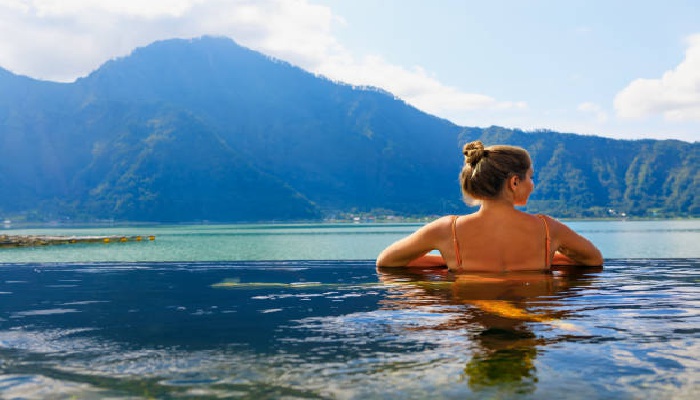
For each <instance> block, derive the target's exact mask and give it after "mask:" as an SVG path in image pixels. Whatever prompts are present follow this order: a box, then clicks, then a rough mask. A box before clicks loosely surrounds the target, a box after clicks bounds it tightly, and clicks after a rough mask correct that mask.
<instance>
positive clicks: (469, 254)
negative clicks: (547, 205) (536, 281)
mask: <svg viewBox="0 0 700 400" xmlns="http://www.w3.org/2000/svg"><path fill="white" fill-rule="evenodd" d="M453 221H454V223H455V226H454V230H453V232H452V234H456V246H455V249H454V250H453V251H452V253H453V254H454V260H452V261H454V262H452V263H450V262H449V261H448V265H450V264H451V265H450V267H452V268H451V269H454V270H456V271H488V272H505V271H523V270H546V269H548V268H549V260H550V258H551V254H548V249H547V247H548V246H547V229H546V227H545V224H544V222H543V220H542V219H540V218H538V217H537V216H535V215H530V214H526V213H523V212H520V211H517V210H512V212H506V213H503V212H498V213H489V212H477V213H474V214H470V215H464V216H460V217H458V218H456V220H454V219H453ZM453 240H454V237H453ZM457 251H459V256H457V254H456V252H457ZM448 258H452V257H448ZM446 261H447V259H446ZM460 261H461V263H460Z"/></svg>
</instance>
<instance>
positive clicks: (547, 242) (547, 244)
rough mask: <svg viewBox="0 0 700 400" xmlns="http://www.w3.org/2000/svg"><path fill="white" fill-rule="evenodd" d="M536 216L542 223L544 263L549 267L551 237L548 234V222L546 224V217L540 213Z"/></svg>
mask: <svg viewBox="0 0 700 400" xmlns="http://www.w3.org/2000/svg"><path fill="white" fill-rule="evenodd" d="M537 216H538V217H540V219H541V220H542V223H543V224H544V233H545V237H544V252H545V253H544V265H545V266H546V267H547V268H549V266H550V265H549V262H550V261H549V252H550V246H551V242H552V239H551V238H550V236H549V224H547V219H546V218H545V217H544V215H542V214H537Z"/></svg>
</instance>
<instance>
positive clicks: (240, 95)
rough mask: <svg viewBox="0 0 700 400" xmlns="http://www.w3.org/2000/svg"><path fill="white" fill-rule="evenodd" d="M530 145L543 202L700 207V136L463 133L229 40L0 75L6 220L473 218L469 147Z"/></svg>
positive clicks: (559, 212)
mask: <svg viewBox="0 0 700 400" xmlns="http://www.w3.org/2000/svg"><path fill="white" fill-rule="evenodd" d="M474 139H480V140H482V141H483V142H484V143H486V144H496V143H507V144H515V145H521V146H523V147H525V148H527V149H528V150H529V151H530V152H531V154H532V156H533V160H534V163H535V169H536V175H537V178H536V181H537V182H536V191H535V192H534V193H533V197H532V201H531V204H530V206H529V208H530V209H531V210H533V211H539V212H547V213H551V214H553V215H555V216H607V215H609V211H608V210H610V209H614V210H616V212H625V213H627V214H629V215H639V216H655V215H656V216H698V215H699V214H700V198H699V196H698V192H700V190H699V188H700V171H699V167H698V165H699V163H698V158H699V152H700V150H699V149H700V144H699V143H697V142H696V143H686V142H679V141H654V140H643V141H622V140H613V139H605V138H600V137H593V136H580V135H573V134H560V133H557V132H551V131H542V132H523V131H519V130H509V129H503V128H498V127H491V128H487V129H480V128H467V127H459V126H457V125H455V124H452V123H450V122H449V121H446V120H443V119H440V118H436V117H434V116H431V115H428V114H426V113H424V112H421V111H420V110H417V109H415V108H414V107H411V106H410V105H407V104H406V103H404V102H403V101H401V100H399V99H396V98H394V97H393V96H392V95H390V94H388V93H386V92H383V91H381V90H377V89H372V88H357V87H352V86H350V85H345V84H340V83H335V82H332V81H330V80H328V79H325V78H322V77H318V76H314V75H313V74H310V73H308V72H305V71H303V70H301V69H299V68H296V67H294V66H292V65H289V64H288V63H285V62H283V61H279V60H274V59H271V58H269V57H266V56H264V55H262V54H260V53H256V52H253V51H251V50H248V49H245V48H243V47H240V46H238V45H237V44H235V43H234V42H233V41H231V40H230V39H224V38H211V37H204V38H200V39H194V40H167V41H162V42H157V43H154V44H152V45H150V46H147V47H144V48H140V49H137V50H135V51H134V52H133V53H132V54H131V55H129V56H128V57H124V58H120V59H116V60H112V61H109V62H107V63H106V64H104V65H103V66H102V67H101V68H99V69H98V70H96V71H95V72H93V73H92V74H90V75H89V76H87V77H84V78H81V79H79V80H77V81H76V82H74V83H53V82H43V81H37V80H33V79H30V78H27V77H21V76H17V75H14V74H12V73H10V72H8V71H5V70H1V69H0V193H2V194H3V195H2V196H1V197H0V217H2V216H21V215H24V216H26V217H27V218H28V219H56V218H62V217H70V218H73V219H76V218H77V219H81V220H91V219H105V218H110V219H120V220H133V221H169V222H175V221H183V222H185V221H198V220H210V221H220V222H226V221H261V220H266V221H267V220H308V219H320V218H323V217H327V216H329V215H336V214H338V213H341V214H342V213H350V212H373V213H381V214H399V215H432V214H442V213H452V212H464V211H465V209H466V207H465V206H464V205H463V204H462V203H461V195H460V192H459V186H458V181H457V176H458V173H459V169H460V168H461V164H462V155H461V145H462V144H463V143H465V142H466V141H469V140H474Z"/></svg>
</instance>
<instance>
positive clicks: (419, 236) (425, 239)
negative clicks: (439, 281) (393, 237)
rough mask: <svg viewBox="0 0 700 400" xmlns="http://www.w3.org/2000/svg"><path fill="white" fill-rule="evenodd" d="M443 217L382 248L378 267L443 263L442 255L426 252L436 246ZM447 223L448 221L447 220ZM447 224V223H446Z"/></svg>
mask: <svg viewBox="0 0 700 400" xmlns="http://www.w3.org/2000/svg"><path fill="white" fill-rule="evenodd" d="M444 223H445V221H444V217H443V218H440V219H438V220H435V221H433V222H431V223H429V224H427V225H425V226H423V227H421V228H420V229H418V230H417V231H415V232H414V233H412V234H410V235H409V236H406V237H405V238H403V239H401V240H398V241H396V242H394V243H393V244H391V245H390V246H389V247H387V248H386V249H384V251H382V252H381V253H380V254H379V256H378V257H377V266H378V267H406V266H413V267H418V266H421V267H424V266H425V267H427V266H440V265H445V260H443V259H442V256H439V255H435V254H428V253H429V252H430V251H432V250H434V249H436V248H438V243H439V241H440V230H441V228H442V226H443V225H444ZM448 224H449V222H448ZM448 226H449V225H448Z"/></svg>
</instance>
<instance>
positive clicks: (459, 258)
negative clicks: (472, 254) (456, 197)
mask: <svg viewBox="0 0 700 400" xmlns="http://www.w3.org/2000/svg"><path fill="white" fill-rule="evenodd" d="M457 218H459V215H453V216H452V242H453V243H454V245H455V257H456V258H457V266H458V267H461V266H462V256H461V254H460V253H459V242H458V241H457Z"/></svg>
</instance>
